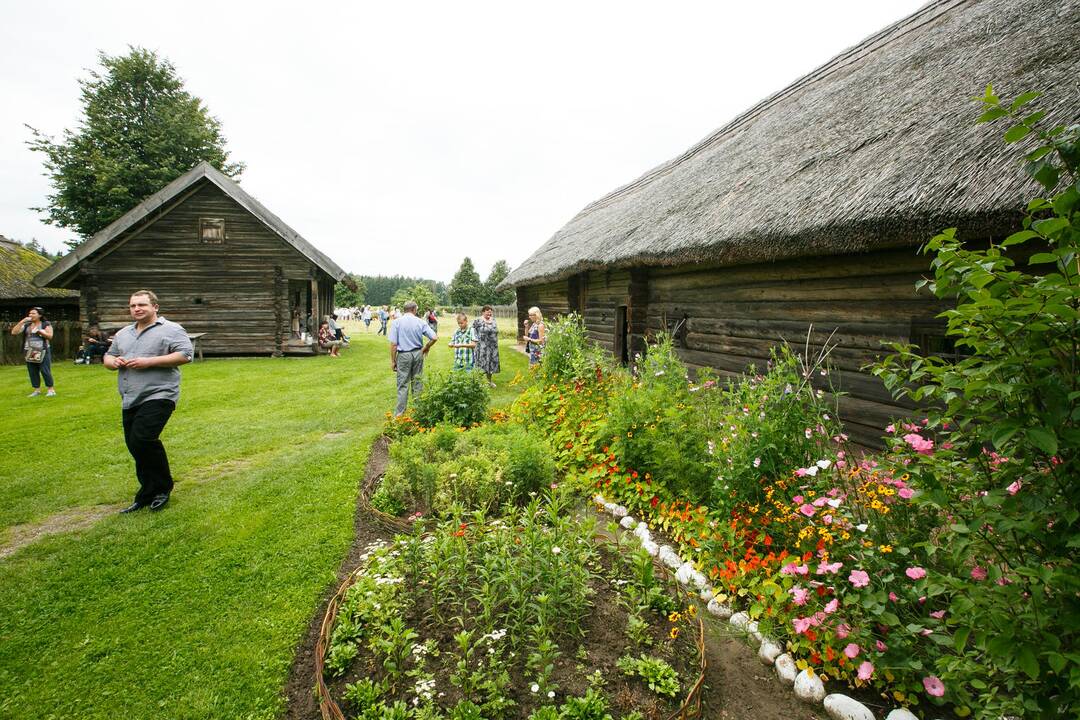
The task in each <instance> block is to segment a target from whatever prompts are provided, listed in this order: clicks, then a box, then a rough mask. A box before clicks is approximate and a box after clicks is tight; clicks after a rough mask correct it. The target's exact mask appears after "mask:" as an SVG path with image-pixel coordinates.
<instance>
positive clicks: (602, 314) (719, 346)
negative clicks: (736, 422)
mask: <svg viewBox="0 0 1080 720" xmlns="http://www.w3.org/2000/svg"><path fill="white" fill-rule="evenodd" d="M928 274H929V261H928V260H927V259H926V258H925V257H922V256H919V255H916V254H915V252H914V251H913V250H910V249H903V250H889V251H879V252H874V253H866V254H862V255H847V256H840V257H832V258H811V259H803V260H798V261H788V262H777V263H762V264H757V265H744V266H736V267H723V268H719V267H713V268H709V267H703V266H700V265H694V266H677V267H672V268H650V269H636V270H633V271H628V270H611V271H593V272H590V273H588V274H587V275H585V274H583V275H578V276H575V277H572V278H570V279H569V280H564V281H561V282H557V283H547V284H544V285H535V286H530V287H519V288H518V289H517V291H518V304H519V314H520V315H521V317H519V322H520V321H521V320H522V319H523V318H524V315H523V313H524V312H525V310H527V309H528V307H529V306H531V305H539V306H540V308H541V309H542V310H543V311H544V314H545V316H546V317H554V316H555V315H558V314H561V313H565V312H568V311H569V310H570V309H572V308H573V309H577V307H580V309H581V314H582V316H583V317H584V320H585V324H586V327H587V329H588V333H589V337H590V338H591V339H592V340H593V341H594V342H596V343H597V344H598V345H600V346H601V347H603V348H605V349H606V350H608V351H609V352H614V351H616V350H617V342H618V341H617V339H616V332H617V330H616V327H615V322H616V317H617V311H618V308H619V307H620V306H625V307H626V308H627V317H628V321H629V343H630V357H631V358H632V357H633V353H634V352H640V351H641V350H643V349H644V345H645V340H646V338H647V337H648V336H650V335H655V334H656V333H659V332H661V331H665V330H666V331H668V332H672V333H673V334H674V335H675V339H676V348H677V351H678V353H679V355H680V357H681V358H682V360H683V361H684V362H685V363H686V364H687V365H689V366H690V367H691V368H703V367H709V368H713V369H714V370H716V371H717V372H718V373H719V374H720V375H721V376H728V377H734V376H736V375H738V374H740V373H743V372H746V371H747V369H748V368H750V367H754V368H757V369H762V368H764V365H765V362H766V361H767V360H768V359H769V353H770V350H771V349H772V348H774V347H776V346H778V345H780V344H782V343H784V342H787V343H788V344H789V345H790V346H791V347H792V349H793V350H796V351H798V352H800V353H801V352H803V351H804V350H805V349H807V348H808V349H809V350H810V352H812V353H813V352H817V351H819V350H820V349H821V348H822V346H823V344H824V343H825V342H826V339H827V338H828V337H829V335H830V333H832V332H833V331H834V330H835V331H836V334H835V335H834V336H833V339H832V341H833V342H835V343H838V347H837V348H836V349H835V350H833V351H832V354H831V355H830V362H831V364H832V367H833V372H832V375H831V377H828V378H819V379H818V384H819V386H825V387H827V386H828V385H829V384H831V387H832V388H834V389H835V390H837V391H840V392H842V393H843V395H841V397H840V398H839V409H840V416H841V418H842V419H843V420H844V424H845V428H846V429H847V431H848V433H849V434H850V435H851V437H852V439H853V440H855V441H856V442H858V443H860V444H863V445H867V446H875V445H879V444H880V441H881V435H882V433H883V430H884V427H885V425H887V424H888V423H889V421H890V420H891V419H893V418H895V417H899V416H904V415H908V414H910V413H911V412H912V410H913V409H914V406H913V405H912V404H911V403H910V402H907V401H896V400H893V399H892V397H891V396H890V394H889V393H888V391H887V390H886V389H885V387H884V385H883V384H882V383H881V381H879V380H878V379H877V378H875V377H873V376H872V375H870V374H868V373H866V372H864V371H863V370H862V368H863V367H864V366H866V365H867V364H868V363H871V362H873V361H874V360H876V359H878V358H879V357H880V356H881V355H882V354H884V353H887V352H888V349H887V348H884V347H883V346H882V343H883V342H919V341H920V340H921V339H922V338H920V337H919V334H920V333H923V332H925V331H926V330H927V329H930V331H931V333H933V332H936V330H935V328H940V327H943V324H942V323H941V321H938V320H936V319H935V315H937V314H938V313H939V312H941V311H942V310H944V309H946V308H947V307H948V304H947V303H944V302H941V301H939V300H937V299H936V298H934V297H933V296H932V295H930V294H929V293H926V292H924V293H921V294H920V293H917V292H916V291H915V283H916V281H918V280H919V279H920V278H921V277H923V276H925V275H928ZM808 332H809V341H808Z"/></svg>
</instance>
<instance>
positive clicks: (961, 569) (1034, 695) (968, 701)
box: [875, 88, 1080, 718]
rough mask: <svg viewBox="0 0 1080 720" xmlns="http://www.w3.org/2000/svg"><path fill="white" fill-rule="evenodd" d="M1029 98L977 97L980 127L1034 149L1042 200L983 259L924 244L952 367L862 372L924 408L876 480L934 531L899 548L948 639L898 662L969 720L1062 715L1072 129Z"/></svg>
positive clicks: (1070, 637) (900, 431)
mask: <svg viewBox="0 0 1080 720" xmlns="http://www.w3.org/2000/svg"><path fill="white" fill-rule="evenodd" d="M1037 96H1038V94H1037V93H1027V94H1024V95H1021V96H1020V97H1018V98H1016V100H1014V101H1013V102H1012V103H1002V102H1001V101H1000V100H999V99H998V98H997V97H996V96H995V95H994V93H993V90H992V88H987V92H986V95H985V97H983V99H982V101H983V105H984V111H985V112H984V114H983V115H982V117H981V118H980V122H987V121H994V120H998V119H1003V118H1004V119H1008V120H1009V121H1010V123H1011V127H1010V128H1009V129H1008V130H1007V132H1006V133H1005V141H1006V142H1009V143H1012V142H1019V141H1021V140H1023V139H1025V138H1034V139H1036V142H1035V143H1034V146H1033V147H1032V148H1030V149H1029V150H1028V152H1027V153H1026V155H1025V157H1024V161H1025V170H1026V171H1027V172H1028V173H1029V174H1030V175H1031V177H1032V178H1034V179H1035V180H1036V181H1038V182H1039V183H1040V184H1041V185H1042V187H1043V189H1044V190H1046V192H1047V193H1049V195H1048V197H1045V198H1037V199H1035V200H1032V201H1031V202H1030V203H1028V206H1027V217H1026V219H1025V221H1024V224H1023V229H1022V230H1020V231H1019V232H1016V233H1014V234H1012V235H1010V236H1009V237H1007V238H1005V239H1004V240H1001V241H1000V242H998V241H991V242H990V244H989V246H988V247H978V246H977V247H969V246H966V245H964V244H963V243H962V242H961V241H960V239H959V238H958V237H957V235H956V231H955V230H954V229H950V230H946V231H945V232H943V233H941V234H940V235H938V236H937V237H935V238H934V239H933V240H931V241H930V242H929V243H928V244H927V246H926V247H925V248H924V251H925V252H927V253H928V254H931V255H932V256H933V258H934V259H933V269H934V277H933V279H932V280H930V281H929V282H928V283H927V286H928V287H929V289H930V290H931V291H933V292H934V293H935V294H936V295H937V296H938V297H941V298H948V299H953V300H955V301H956V306H955V308H953V309H951V310H948V311H947V312H945V313H943V315H944V317H945V319H946V321H947V331H946V335H947V337H948V338H950V339H952V341H953V342H954V344H955V346H956V348H957V350H958V351H959V352H958V354H959V355H960V357H958V358H955V359H950V358H943V357H933V356H931V357H924V356H923V355H922V354H920V353H919V352H918V351H917V350H916V349H915V348H912V347H908V346H897V347H896V350H897V354H896V355H894V356H892V357H891V358H888V359H887V360H886V361H884V362H883V363H881V364H880V365H879V366H878V367H877V368H876V370H875V372H876V373H877V374H878V375H879V376H880V377H882V378H883V379H884V380H885V382H886V384H887V385H888V386H889V387H890V389H892V390H893V392H895V393H897V394H898V395H903V394H909V395H911V397H913V398H914V399H916V400H918V401H920V402H922V403H924V404H927V405H928V406H929V407H930V408H931V410H930V412H929V419H928V422H927V424H926V426H925V427H923V426H915V425H897V426H896V427H895V428H894V430H895V435H894V438H893V439H892V441H891V450H892V453H891V455H892V457H891V461H892V467H894V468H895V469H896V471H897V472H906V473H909V474H910V476H911V482H912V484H913V485H915V486H916V487H918V488H920V489H921V490H922V492H921V493H920V494H919V495H917V496H916V497H915V498H914V500H915V502H916V503H917V504H918V505H919V507H920V509H921V511H922V512H923V513H924V514H925V515H927V516H929V517H932V518H934V519H936V521H937V522H938V523H939V524H940V528H941V530H940V531H938V532H937V533H934V534H932V535H931V536H930V537H928V538H927V537H921V538H919V537H912V538H910V540H911V541H912V542H913V545H914V547H915V548H917V551H918V560H919V562H920V564H921V565H922V566H924V567H925V570H926V573H927V576H926V578H924V579H921V580H920V581H919V582H920V583H925V587H924V588H921V589H925V593H924V594H925V595H931V596H933V595H936V596H938V602H939V604H942V605H946V606H947V608H948V610H947V613H946V615H945V618H946V628H945V629H946V630H948V631H951V637H950V642H949V643H948V645H947V646H946V648H945V649H944V650H942V649H940V648H934V647H917V648H914V649H913V650H912V655H913V659H914V660H915V661H917V662H921V664H922V665H923V668H922V673H923V674H924V675H928V676H933V677H934V679H935V681H936V683H937V684H935V686H934V688H935V697H934V698H933V702H935V703H938V704H941V703H944V702H953V703H956V704H957V705H960V706H965V707H970V708H973V709H977V711H978V714H979V715H980V716H982V717H987V718H989V717H999V716H1002V715H1017V716H1025V717H1064V716H1067V715H1068V716H1075V714H1076V712H1077V711H1078V710H1080V655H1078V654H1077V653H1076V651H1075V648H1076V647H1077V645H1078V644H1080V613H1078V606H1077V597H1078V596H1080V572H1078V570H1080V569H1078V567H1077V564H1076V557H1077V552H1076V549H1077V547H1080V499H1078V493H1077V482H1076V478H1077V477H1080V355H1078V350H1077V349H1078V348H1080V266H1078V258H1080V222H1078V220H1080V217H1078V216H1080V212H1078V209H1080V173H1078V169H1080V125H1073V126H1070V127H1064V126H1059V127H1056V128H1053V129H1045V128H1043V127H1042V126H1041V125H1040V122H1041V120H1042V118H1043V116H1044V113H1043V112H1039V111H1036V112H1032V111H1031V108H1030V107H1028V104H1029V103H1030V102H1031V101H1032V100H1034V99H1035V98H1036V97H1037Z"/></svg>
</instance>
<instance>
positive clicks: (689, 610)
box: [686, 605, 697, 617]
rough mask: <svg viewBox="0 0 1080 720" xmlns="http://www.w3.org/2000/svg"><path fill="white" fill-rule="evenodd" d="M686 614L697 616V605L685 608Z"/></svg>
mask: <svg viewBox="0 0 1080 720" xmlns="http://www.w3.org/2000/svg"><path fill="white" fill-rule="evenodd" d="M686 614H687V615H689V616H690V617H697V605H691V606H690V607H688V608H686Z"/></svg>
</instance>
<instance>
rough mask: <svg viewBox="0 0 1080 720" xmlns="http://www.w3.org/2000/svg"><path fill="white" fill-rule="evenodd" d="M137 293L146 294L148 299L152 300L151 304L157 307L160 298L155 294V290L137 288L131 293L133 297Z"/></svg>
mask: <svg viewBox="0 0 1080 720" xmlns="http://www.w3.org/2000/svg"><path fill="white" fill-rule="evenodd" d="M136 295H145V296H146V297H147V299H149V300H150V304H151V305H153V306H154V307H157V304H158V299H157V295H155V294H154V291H153V290H136V291H135V292H133V293H131V297H135V296H136Z"/></svg>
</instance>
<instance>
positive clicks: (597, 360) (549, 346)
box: [537, 313, 611, 386]
mask: <svg viewBox="0 0 1080 720" xmlns="http://www.w3.org/2000/svg"><path fill="white" fill-rule="evenodd" d="M610 366H611V361H610V359H609V358H607V357H605V356H604V354H603V352H602V351H601V350H600V348H598V347H597V346H596V345H595V344H594V343H592V342H590V341H589V336H588V333H587V332H586V330H585V322H584V321H583V320H582V319H581V316H580V315H578V314H577V313H570V314H569V315H564V316H562V317H560V318H558V319H556V320H554V321H552V322H549V323H547V335H546V340H545V342H544V355H543V360H542V361H541V363H540V369H539V372H538V373H537V382H539V383H540V384H541V385H545V386H546V385H551V384H558V383H564V382H575V381H581V382H584V381H592V380H593V379H595V378H596V377H598V374H599V375H602V374H603V373H604V372H605V371H607V370H608V368H610Z"/></svg>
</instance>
